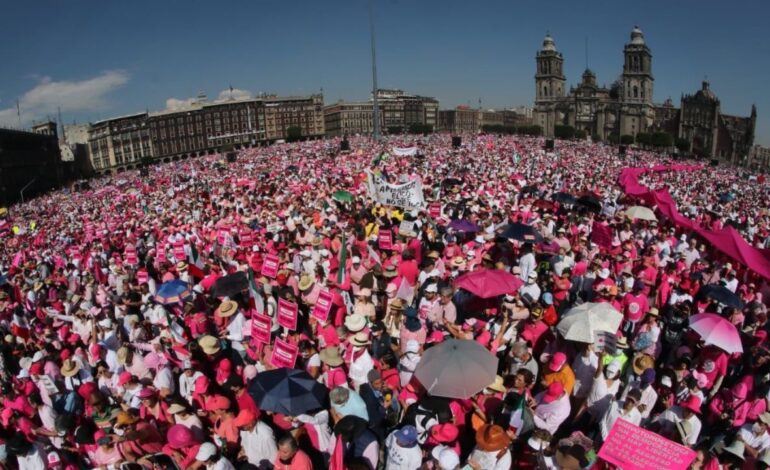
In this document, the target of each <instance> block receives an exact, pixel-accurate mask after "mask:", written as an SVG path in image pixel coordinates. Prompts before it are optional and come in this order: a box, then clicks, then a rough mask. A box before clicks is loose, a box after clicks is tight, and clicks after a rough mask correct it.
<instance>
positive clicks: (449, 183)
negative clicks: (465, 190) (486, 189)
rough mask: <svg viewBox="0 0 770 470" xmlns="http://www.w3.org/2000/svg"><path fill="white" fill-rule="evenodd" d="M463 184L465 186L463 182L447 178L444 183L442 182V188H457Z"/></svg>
mask: <svg viewBox="0 0 770 470" xmlns="http://www.w3.org/2000/svg"><path fill="white" fill-rule="evenodd" d="M461 184H463V182H462V181H460V180H459V179H457V178H446V179H445V180H444V181H442V182H441V185H442V186H457V185H461Z"/></svg>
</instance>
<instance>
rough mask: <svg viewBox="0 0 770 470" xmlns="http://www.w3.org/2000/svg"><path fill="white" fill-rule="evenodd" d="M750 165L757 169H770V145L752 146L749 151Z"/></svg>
mask: <svg viewBox="0 0 770 470" xmlns="http://www.w3.org/2000/svg"><path fill="white" fill-rule="evenodd" d="M748 166H749V167H750V168H752V169H755V170H762V171H768V170H770V147H763V146H761V145H754V146H752V147H751V150H750V151H749V163H748Z"/></svg>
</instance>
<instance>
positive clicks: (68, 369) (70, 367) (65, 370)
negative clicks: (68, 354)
mask: <svg viewBox="0 0 770 470" xmlns="http://www.w3.org/2000/svg"><path fill="white" fill-rule="evenodd" d="M78 372H80V364H78V363H77V362H75V361H73V360H72V359H67V360H66V361H64V364H62V366H61V375H63V376H65V377H72V376H73V375H75V374H77V373H78Z"/></svg>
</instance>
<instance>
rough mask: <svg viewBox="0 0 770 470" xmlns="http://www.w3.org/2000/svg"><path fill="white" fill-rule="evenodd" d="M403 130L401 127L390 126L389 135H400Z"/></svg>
mask: <svg viewBox="0 0 770 470" xmlns="http://www.w3.org/2000/svg"><path fill="white" fill-rule="evenodd" d="M402 130H403V128H402V127H401V126H388V134H400V133H401V131H402Z"/></svg>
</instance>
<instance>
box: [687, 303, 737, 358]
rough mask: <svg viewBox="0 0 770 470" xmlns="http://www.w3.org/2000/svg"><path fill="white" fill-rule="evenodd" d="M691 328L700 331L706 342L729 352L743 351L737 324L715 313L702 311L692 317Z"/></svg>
mask: <svg viewBox="0 0 770 470" xmlns="http://www.w3.org/2000/svg"><path fill="white" fill-rule="evenodd" d="M690 328H691V329H692V330H693V331H694V332H696V333H698V334H699V335H700V337H701V339H702V340H703V342H704V343H706V344H712V345H714V346H716V347H718V348H720V349H723V350H725V351H727V352H728V353H731V354H732V353H736V352H737V353H742V352H743V345H742V344H741V337H740V335H739V334H738V330H737V329H736V328H735V325H733V324H732V323H730V322H729V321H728V320H727V319H726V318H722V317H720V316H719V315H716V314H713V313H701V314H698V315H693V316H692V317H690Z"/></svg>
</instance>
